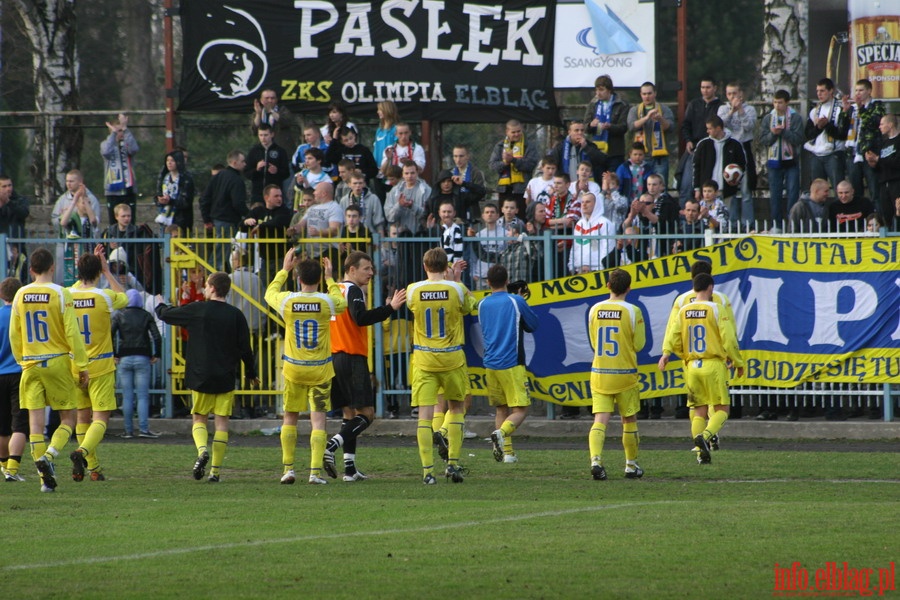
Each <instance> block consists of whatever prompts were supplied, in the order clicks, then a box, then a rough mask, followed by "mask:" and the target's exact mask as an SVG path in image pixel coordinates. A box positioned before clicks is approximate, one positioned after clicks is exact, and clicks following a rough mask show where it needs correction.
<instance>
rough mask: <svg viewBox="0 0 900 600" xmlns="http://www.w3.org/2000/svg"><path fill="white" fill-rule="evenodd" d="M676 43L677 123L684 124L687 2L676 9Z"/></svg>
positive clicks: (683, 2) (682, 1) (685, 106)
mask: <svg viewBox="0 0 900 600" xmlns="http://www.w3.org/2000/svg"><path fill="white" fill-rule="evenodd" d="M676 36H677V37H676V42H675V45H676V46H677V47H678V58H677V60H678V81H679V83H680V84H681V86H680V87H679V89H678V122H679V123H683V122H684V113H685V110H687V0H681V1H680V6H679V7H678V19H677V25H676ZM685 141H686V140H681V142H680V146H681V150H682V151H684V144H685Z"/></svg>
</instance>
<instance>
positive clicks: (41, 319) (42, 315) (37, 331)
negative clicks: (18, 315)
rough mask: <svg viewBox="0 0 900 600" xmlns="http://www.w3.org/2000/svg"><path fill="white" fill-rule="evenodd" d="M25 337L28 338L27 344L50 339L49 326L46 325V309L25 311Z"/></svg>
mask: <svg viewBox="0 0 900 600" xmlns="http://www.w3.org/2000/svg"><path fill="white" fill-rule="evenodd" d="M25 337H27V338H28V343H29V344H31V343H34V342H41V343H43V342H49V341H50V327H49V326H48V325H47V311H46V310H36V311H34V312H27V313H25Z"/></svg>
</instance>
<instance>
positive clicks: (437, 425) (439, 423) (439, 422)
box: [431, 412, 447, 435]
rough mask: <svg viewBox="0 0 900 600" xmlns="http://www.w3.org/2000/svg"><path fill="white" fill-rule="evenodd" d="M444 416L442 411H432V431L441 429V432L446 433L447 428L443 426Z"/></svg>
mask: <svg viewBox="0 0 900 600" xmlns="http://www.w3.org/2000/svg"><path fill="white" fill-rule="evenodd" d="M445 416H446V415H445V414H444V413H442V412H435V413H434V416H433V417H431V429H432V430H433V431H441V429H443V430H444V431H442V432H441V433H443V434H444V435H447V430H446V428H445V426H444V418H445Z"/></svg>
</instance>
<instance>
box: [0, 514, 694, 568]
mask: <svg viewBox="0 0 900 600" xmlns="http://www.w3.org/2000/svg"><path fill="white" fill-rule="evenodd" d="M663 504H688V502H680V501H673V500H663V501H659V502H629V503H627V504H610V505H607V506H602V505H600V506H586V507H584V508H571V509H568V510H554V511H545V512H539V513H529V514H524V515H508V516H505V517H499V518H496V519H488V520H484V521H462V522H459V523H445V524H442V525H429V526H427V527H411V528H409V529H376V530H374V531H342V532H339V533H326V534H319V535H301V536H297V537H290V538H279V539H270V540H253V541H246V542H232V543H225V544H207V545H204V546H191V547H190V548H169V549H166V550H157V551H155V552H143V553H141V554H127V555H124V556H93V557H85V558H73V559H70V560H61V561H57V562H46V563H32V564H27V565H5V566H3V567H0V571H27V570H32V569H53V568H57V567H72V566H76V565H93V564H100V563H108V562H117V561H122V560H144V559H148V558H159V557H163V556H176V555H179V554H188V553H191V552H207V551H210V550H229V549H232V548H254V547H258V546H268V545H271V544H293V543H297V542H310V541H319V540H334V539H341V538H353V537H366V536H385V535H394V534H398V533H432V532H435V531H442V530H445V529H459V528H463V527H483V526H485V525H494V524H498V523H509V522H513V521H527V520H529V519H543V518H546V517H561V516H565V515H575V514H579V513H588V512H598V511H603V510H614V509H619V508H636V507H638V506H656V505H663Z"/></svg>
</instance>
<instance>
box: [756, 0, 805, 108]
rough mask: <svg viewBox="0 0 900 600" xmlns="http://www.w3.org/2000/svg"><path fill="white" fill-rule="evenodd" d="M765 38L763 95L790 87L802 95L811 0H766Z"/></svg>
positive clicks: (761, 78) (764, 96)
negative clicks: (809, 3)
mask: <svg viewBox="0 0 900 600" xmlns="http://www.w3.org/2000/svg"><path fill="white" fill-rule="evenodd" d="M764 2H765V21H764V23H763V31H764V42H763V52H762V59H761V60H760V68H759V71H760V75H761V77H760V90H759V91H760V95H761V97H763V98H771V97H772V94H774V93H775V91H776V90H779V89H786V90H788V91H789V92H791V97H793V98H798V97H799V95H800V94H799V92H800V90H806V77H807V74H806V71H807V64H808V62H809V60H808V56H807V39H808V36H809V31H808V26H809V18H808V13H809V5H808V0H764Z"/></svg>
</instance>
